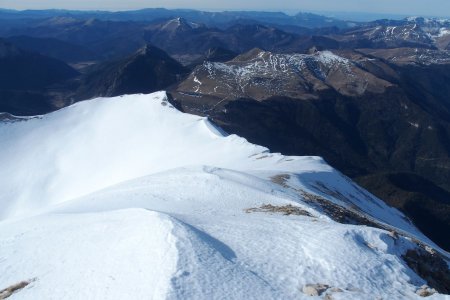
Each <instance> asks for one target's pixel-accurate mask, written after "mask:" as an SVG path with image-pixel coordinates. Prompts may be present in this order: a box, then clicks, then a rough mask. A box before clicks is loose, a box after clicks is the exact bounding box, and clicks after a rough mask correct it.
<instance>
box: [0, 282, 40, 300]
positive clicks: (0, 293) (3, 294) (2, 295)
mask: <svg viewBox="0 0 450 300" xmlns="http://www.w3.org/2000/svg"><path fill="white" fill-rule="evenodd" d="M32 281H34V279H33V280H28V281H21V282H19V283H16V284H13V285H11V286H9V287H7V288H6V289H3V290H0V300H2V299H6V298H8V297H10V296H11V295H12V294H14V293H16V292H17V291H20V290H21V289H23V288H24V287H26V286H27V285H29V284H30V283H31V282H32Z"/></svg>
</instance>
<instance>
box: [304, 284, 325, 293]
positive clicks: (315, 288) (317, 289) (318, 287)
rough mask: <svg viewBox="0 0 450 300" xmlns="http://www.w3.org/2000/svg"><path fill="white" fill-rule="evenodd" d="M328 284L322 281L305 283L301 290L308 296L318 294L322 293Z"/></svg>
mask: <svg viewBox="0 0 450 300" xmlns="http://www.w3.org/2000/svg"><path fill="white" fill-rule="evenodd" d="M329 287H330V286H329V285H326V284H322V283H316V284H307V285H305V286H304V287H303V288H302V292H303V293H304V294H306V295H308V296H320V295H322V294H323V293H324V292H325V291H326V290H327V289H328V288H329Z"/></svg>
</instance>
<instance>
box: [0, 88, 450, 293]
mask: <svg viewBox="0 0 450 300" xmlns="http://www.w3.org/2000/svg"><path fill="white" fill-rule="evenodd" d="M0 165H1V166H2V167H1V168H0V179H1V180H0V205H1V207H2V210H1V211H0V219H1V221H0V270H2V272H0V298H1V296H2V293H6V292H8V291H6V292H5V291H3V292H2V288H7V287H10V286H13V285H14V284H16V283H18V282H21V281H26V283H28V285H26V286H25V287H23V288H21V289H19V288H18V289H15V291H14V293H13V294H12V296H11V299H244V298H247V299H310V298H311V296H309V295H314V294H316V293H317V297H316V298H311V299H319V298H326V297H332V298H331V299H376V298H383V299H405V298H406V299H414V298H418V297H419V296H418V295H417V293H416V292H417V291H418V290H420V286H422V285H423V284H425V283H426V282H425V280H424V279H423V278H421V276H422V277H425V275H426V274H425V275H424V274H421V272H419V271H418V269H417V268H414V261H413V260H414V259H416V262H417V256H414V254H417V255H419V257H426V258H427V259H430V260H433V262H436V264H437V265H438V266H439V267H440V268H441V269H440V271H442V268H444V270H443V271H444V273H445V272H446V271H448V265H447V262H446V261H445V260H447V259H448V258H447V257H446V256H447V254H446V253H444V252H443V251H442V250H440V249H439V248H438V247H436V246H435V245H434V244H433V243H432V242H431V241H429V240H428V239H427V238H426V237H425V236H424V235H423V234H421V233H420V232H419V231H418V230H417V229H416V228H415V227H414V226H413V225H411V224H410V223H409V222H408V220H406V219H405V217H404V216H403V215H402V214H401V213H400V212H398V211H397V210H395V209H392V208H389V207H387V206H386V205H385V204H384V202H382V201H381V200H379V199H377V198H376V197H374V196H372V195H370V194H369V193H368V192H366V191H364V190H362V189H361V188H360V187H358V186H357V185H355V184H354V183H353V182H351V181H350V180H349V179H348V178H346V177H345V176H343V175H342V174H340V173H339V172H338V171H336V170H334V169H333V168H331V167H330V166H328V165H327V164H326V163H325V162H324V161H323V160H322V159H321V158H319V157H287V156H283V155H281V154H272V153H269V152H268V150H267V149H265V148H263V147H260V146H257V145H253V144H250V143H248V142H247V141H246V140H245V139H242V138H240V137H238V136H235V135H229V136H227V135H226V134H224V133H223V132H222V131H221V130H220V129H218V128H216V127H214V126H213V125H212V124H211V123H210V122H209V121H208V120H207V119H205V118H201V117H198V116H193V115H188V114H183V113H181V112H179V111H177V110H176V109H175V108H174V107H172V106H171V105H170V104H169V103H168V101H167V98H166V94H165V93H164V92H160V93H155V94H150V95H130V96H123V97H116V98H109V99H106V98H103V99H102V98H101V99H94V100H90V101H85V102H80V103H77V104H75V105H72V106H70V107H67V108H65V109H62V110H60V111H57V112H55V113H52V114H48V115H45V116H37V117H33V118H26V119H12V120H10V121H3V122H2V123H0ZM436 264H435V265H436ZM435 265H433V268H437V267H436V266H435ZM442 266H443V267H442ZM428 277H429V276H428ZM431 277H432V279H430V277H429V278H428V281H429V282H428V284H429V285H432V286H434V287H436V288H437V289H438V290H441V291H445V288H446V287H445V281H442V280H440V279H439V278H436V276H434V277H433V276H431ZM320 285H321V286H320ZM443 285H444V286H443ZM11 290H13V289H11ZM429 291H430V289H422V290H421V292H429ZM431 298H432V299H444V298H445V296H444V295H440V294H438V293H435V294H434V295H433V296H431ZM328 299H329V298H328Z"/></svg>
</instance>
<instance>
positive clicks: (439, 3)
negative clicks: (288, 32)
mask: <svg viewBox="0 0 450 300" xmlns="http://www.w3.org/2000/svg"><path fill="white" fill-rule="evenodd" d="M0 7H1V8H13V9H44V8H64V9H83V10H85V9H101V10H128V9H139V8H145V7H166V8H194V9H203V10H225V9H228V10H270V11H274V10H276V11H291V12H293V11H328V12H330V11H340V12H369V13H384V14H401V15H428V16H450V0H277V1H273V0H270V1H268V0H226V1H218V0H215V1H214V0H190V1H186V0H65V1H62V0H0Z"/></svg>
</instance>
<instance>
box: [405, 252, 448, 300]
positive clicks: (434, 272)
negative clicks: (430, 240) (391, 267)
mask: <svg viewBox="0 0 450 300" xmlns="http://www.w3.org/2000/svg"><path fill="white" fill-rule="evenodd" d="M402 257H403V259H404V260H405V262H406V264H407V265H408V266H409V267H410V268H411V269H412V270H413V271H414V272H415V273H416V274H417V275H419V276H420V277H422V278H423V279H424V280H426V281H427V283H428V286H430V287H431V288H432V289H433V290H436V291H438V292H439V293H442V294H450V269H449V268H448V265H447V263H446V262H445V260H444V259H443V258H442V257H441V255H440V254H438V253H436V252H435V251H433V252H431V251H430V252H428V251H426V250H425V249H423V248H422V247H418V248H416V249H409V250H408V251H407V252H406V253H405V254H404V255H403V256H402ZM419 291H422V292H423V294H424V295H425V294H427V293H429V292H431V291H432V290H431V289H427V288H424V287H422V288H421V289H420V290H419ZM419 291H418V292H419Z"/></svg>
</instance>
